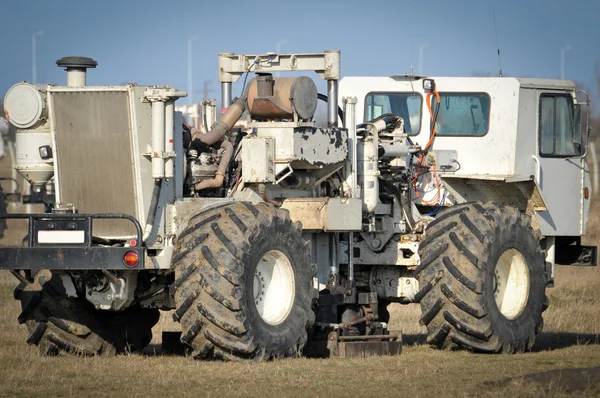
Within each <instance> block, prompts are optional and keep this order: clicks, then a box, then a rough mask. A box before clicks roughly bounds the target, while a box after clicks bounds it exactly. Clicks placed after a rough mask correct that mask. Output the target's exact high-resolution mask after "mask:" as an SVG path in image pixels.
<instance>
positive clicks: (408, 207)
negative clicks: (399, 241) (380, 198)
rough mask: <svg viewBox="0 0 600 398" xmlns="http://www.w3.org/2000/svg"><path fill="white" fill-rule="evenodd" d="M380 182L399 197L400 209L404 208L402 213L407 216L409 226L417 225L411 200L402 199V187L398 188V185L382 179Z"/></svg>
mask: <svg viewBox="0 0 600 398" xmlns="http://www.w3.org/2000/svg"><path fill="white" fill-rule="evenodd" d="M380 184H381V185H382V186H383V188H385V189H387V190H388V191H390V192H391V193H392V194H393V195H394V196H395V197H396V199H398V204H399V205H400V209H401V210H402V213H404V217H406V221H407V222H408V225H409V227H410V228H411V229H412V228H413V227H414V225H415V220H414V219H413V216H412V209H411V203H410V200H402V192H400V189H398V187H397V186H395V185H394V184H393V183H391V182H388V181H384V180H381V181H380Z"/></svg>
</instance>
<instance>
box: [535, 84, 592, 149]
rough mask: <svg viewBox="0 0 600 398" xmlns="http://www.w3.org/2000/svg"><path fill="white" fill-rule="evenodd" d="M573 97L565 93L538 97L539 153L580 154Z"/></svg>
mask: <svg viewBox="0 0 600 398" xmlns="http://www.w3.org/2000/svg"><path fill="white" fill-rule="evenodd" d="M573 116H574V115H573V98H572V97H571V96H570V95H565V94H543V95H542V96H541V97H540V109H539V139H540V155H542V156H547V157H571V156H581V151H582V143H581V136H580V133H576V129H575V128H574V124H575V123H574V117H573Z"/></svg>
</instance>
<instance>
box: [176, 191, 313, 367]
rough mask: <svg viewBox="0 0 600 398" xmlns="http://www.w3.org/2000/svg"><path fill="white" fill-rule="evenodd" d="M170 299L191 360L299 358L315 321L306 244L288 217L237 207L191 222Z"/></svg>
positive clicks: (222, 207) (271, 210) (180, 241)
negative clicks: (309, 329) (189, 349)
mask: <svg viewBox="0 0 600 398" xmlns="http://www.w3.org/2000/svg"><path fill="white" fill-rule="evenodd" d="M173 263H174V268H175V282H174V283H173V285H172V286H171V293H172V294H174V296H175V301H176V303H177V310H176V311H175V313H174V319H175V320H176V321H179V322H180V323H181V326H182V337H181V341H182V342H183V343H184V344H186V345H187V346H189V347H190V348H191V350H192V355H193V356H194V357H195V358H218V359H225V360H253V361H260V360H268V359H271V358H280V357H293V356H297V355H299V353H300V352H301V351H302V348H303V346H304V344H305V343H306V340H307V333H306V329H307V326H308V325H309V324H310V323H311V322H312V321H314V313H313V311H312V309H311V302H312V297H313V288H312V278H313V275H314V274H315V272H316V270H315V269H314V265H312V263H311V256H310V249H309V243H308V242H306V241H305V240H304V239H303V238H302V229H301V225H300V223H292V221H291V220H290V218H289V214H288V213H287V212H286V211H284V210H277V209H275V208H274V207H273V206H270V205H267V204H264V203H260V204H257V205H252V204H250V203H245V202H244V203H242V202H234V203H228V204H226V205H219V206H215V207H213V208H210V209H207V210H205V211H203V212H202V213H200V214H198V215H196V216H195V217H193V218H192V219H191V220H190V222H189V224H188V227H187V228H186V229H185V230H184V231H183V232H182V233H181V235H180V236H179V238H178V243H177V246H176V250H175V254H174V259H173Z"/></svg>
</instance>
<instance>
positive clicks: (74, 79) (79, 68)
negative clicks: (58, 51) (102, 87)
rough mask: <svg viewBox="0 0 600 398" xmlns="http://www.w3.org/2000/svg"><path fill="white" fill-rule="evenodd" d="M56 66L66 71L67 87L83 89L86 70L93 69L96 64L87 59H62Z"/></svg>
mask: <svg viewBox="0 0 600 398" xmlns="http://www.w3.org/2000/svg"><path fill="white" fill-rule="evenodd" d="M56 65H58V67H59V68H65V69H66V70H67V87H84V86H85V84H86V71H87V69H88V68H95V67H96V66H98V62H97V61H95V60H93V59H91V58H88V57H63V58H61V59H59V60H58V61H56Z"/></svg>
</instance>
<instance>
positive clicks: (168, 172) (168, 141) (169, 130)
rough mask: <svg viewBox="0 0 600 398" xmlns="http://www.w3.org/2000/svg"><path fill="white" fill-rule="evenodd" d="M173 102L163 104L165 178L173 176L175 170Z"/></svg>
mask: <svg viewBox="0 0 600 398" xmlns="http://www.w3.org/2000/svg"><path fill="white" fill-rule="evenodd" d="M174 118H175V102H173V101H169V102H167V103H166V104H165V152H166V154H165V155H166V156H167V157H166V158H165V178H173V176H174V172H175V167H174V166H175V162H174V157H173V156H174V154H173V152H174V151H175V143H174V135H175V131H174V130H175V121H174Z"/></svg>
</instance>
